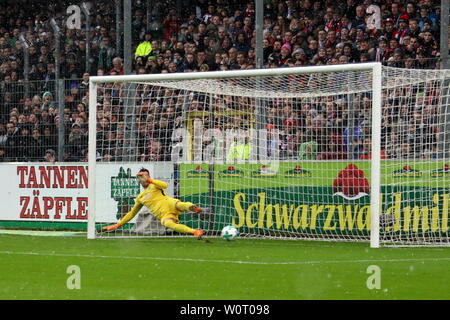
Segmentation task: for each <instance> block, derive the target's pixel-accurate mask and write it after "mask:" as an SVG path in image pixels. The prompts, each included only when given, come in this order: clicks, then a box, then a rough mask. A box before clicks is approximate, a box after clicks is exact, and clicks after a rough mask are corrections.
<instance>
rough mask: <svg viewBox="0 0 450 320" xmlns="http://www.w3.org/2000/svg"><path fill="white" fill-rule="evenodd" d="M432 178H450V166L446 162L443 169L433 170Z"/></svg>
mask: <svg viewBox="0 0 450 320" xmlns="http://www.w3.org/2000/svg"><path fill="white" fill-rule="evenodd" d="M431 177H432V178H449V177H450V166H449V165H448V164H447V163H444V165H443V166H442V168H441V169H438V170H434V171H431Z"/></svg>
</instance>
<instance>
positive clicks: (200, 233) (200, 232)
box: [194, 229, 205, 240]
mask: <svg viewBox="0 0 450 320" xmlns="http://www.w3.org/2000/svg"><path fill="white" fill-rule="evenodd" d="M204 234H205V231H203V230H202V229H198V230H195V231H194V236H195V237H196V238H197V240H201V239H202V237H203V235H204Z"/></svg>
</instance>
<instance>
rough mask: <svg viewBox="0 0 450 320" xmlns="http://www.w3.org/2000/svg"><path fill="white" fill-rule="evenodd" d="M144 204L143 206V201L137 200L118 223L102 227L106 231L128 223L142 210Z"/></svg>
mask: <svg viewBox="0 0 450 320" xmlns="http://www.w3.org/2000/svg"><path fill="white" fill-rule="evenodd" d="M142 206H143V205H142V203H139V202H137V201H136V203H135V204H134V206H133V208H132V209H131V210H130V211H129V212H128V213H127V214H126V215H125V216H124V217H123V218H122V219H121V220H120V221H119V222H118V223H116V224H114V225H111V226H106V227H103V228H102V229H103V230H105V231H112V230H114V229H117V228H120V227H121V226H123V225H124V224H126V223H128V222H129V221H130V220H131V219H133V218H134V216H135V215H137V214H138V212H139V211H140V210H141V208H142Z"/></svg>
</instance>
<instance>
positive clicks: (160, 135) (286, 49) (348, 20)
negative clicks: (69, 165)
mask: <svg viewBox="0 0 450 320" xmlns="http://www.w3.org/2000/svg"><path fill="white" fill-rule="evenodd" d="M150 3H151V4H152V6H151V8H150V9H148V8H147V6H146V4H147V2H146V1H143V0H134V1H132V5H133V6H132V20H133V22H132V41H133V43H132V54H133V64H132V72H133V73H136V74H155V73H173V72H195V71H219V70H220V71H225V70H240V69H254V68H256V58H255V46H256V37H255V4H254V1H248V0H244V1H237V0H196V1H192V0H191V1H183V2H182V3H183V6H182V8H181V10H180V7H179V6H178V7H177V1H150ZM71 4H78V5H80V4H81V2H77V1H71V2H69V1H58V2H54V3H50V2H47V1H2V3H0V161H50V162H54V161H58V160H59V161H87V140H88V138H87V137H88V130H87V129H88V128H87V120H88V100H89V99H88V98H89V96H88V87H89V77H90V76H93V75H123V74H125V71H124V59H123V58H124V55H123V49H122V48H121V47H118V46H117V42H116V39H118V38H119V39H121V34H119V37H117V32H119V33H120V32H121V31H120V30H116V26H117V24H116V9H115V2H114V1H103V0H96V1H91V2H90V11H91V26H92V30H91V34H90V39H89V43H88V44H89V49H90V50H89V56H87V55H86V46H87V42H86V31H85V29H84V27H83V24H82V27H81V28H80V29H76V30H71V29H68V28H66V27H65V24H64V21H65V19H66V18H67V7H68V6H69V5H71ZM438 4H439V1H433V0H409V1H405V0H378V1H375V0H373V1H371V0H332V1H313V0H287V1H279V0H266V1H265V4H264V24H263V48H264V61H263V65H264V68H279V67H294V66H310V65H330V64H347V63H356V62H368V61H379V62H381V63H383V64H384V65H387V66H392V67H398V68H411V69H439V68H440V59H439V50H440V47H439V30H440V7H439V5H438ZM178 5H179V4H178ZM51 18H54V19H55V20H56V21H57V22H58V23H59V25H60V26H61V35H60V43H59V45H60V48H61V54H60V56H59V57H58V58H59V62H60V68H59V70H56V61H55V60H56V57H55V49H56V45H57V43H56V40H55V34H54V31H53V29H52V27H51V25H50V19H51ZM83 23H84V20H83ZM21 35H22V36H23V39H25V41H26V44H27V46H28V47H29V48H28V49H26V50H28V58H29V61H28V66H27V67H28V73H27V75H25V73H24V70H25V55H24V43H23V41H21V39H20V36H21ZM86 59H88V60H89V61H88V64H87V63H86ZM87 65H89V68H87V67H86V66H87ZM58 72H59V76H60V77H61V78H62V79H64V86H63V89H62V91H63V94H62V95H61V97H60V98H58V99H57V92H56V91H57V90H56V88H57V86H56V85H55V77H56V75H55V73H58ZM25 79H27V81H25ZM25 85H27V89H25ZM146 90H147V91H150V92H147V93H148V95H143V94H144V93H146ZM161 90H162V89H160V88H153V89H148V88H145V87H144V88H139V89H138V90H136V96H135V98H136V99H135V107H136V108H134V109H133V110H131V109H130V108H128V105H127V103H126V102H125V99H124V96H125V92H124V89H123V86H122V87H121V86H117V87H114V86H112V87H105V88H103V89H102V90H101V94H100V95H99V96H100V99H99V104H98V115H97V118H98V130H97V138H98V141H99V142H100V143H99V145H100V146H102V147H101V149H99V150H98V155H97V157H98V158H99V159H101V160H103V161H111V160H119V159H123V158H122V157H123V154H124V153H127V152H131V151H126V150H127V148H126V146H124V141H126V140H127V139H128V140H131V139H134V138H136V139H137V140H136V141H139V142H138V143H139V154H138V156H139V159H140V160H153V161H163V160H171V157H172V156H173V154H174V152H173V150H172V149H173V147H174V145H176V144H177V143H178V142H179V140H180V137H179V131H176V129H178V128H180V127H181V126H182V125H183V120H185V119H182V116H183V114H184V113H183V110H185V109H186V110H188V111H208V110H213V109H214V108H215V106H213V105H206V104H205V103H202V101H203V100H201V99H190V100H189V101H188V104H186V101H184V102H183V97H182V94H181V93H180V92H177V91H176V90H167V92H164V99H162V94H161V93H160V92H161ZM412 93H414V97H415V98H414V99H411V100H408V103H405V104H404V105H403V104H402V103H400V104H399V105H400V107H397V105H398V104H396V103H397V102H398V101H397V102H395V103H394V102H393V101H395V100H396V98H395V97H390V98H389V99H391V100H389V99H385V100H384V105H383V107H384V109H383V110H384V111H383V112H384V120H383V121H384V122H383V124H384V131H383V137H384V149H385V150H384V151H383V152H384V157H388V158H399V157H436V154H437V146H436V139H437V138H436V137H437V135H438V134H439V132H438V131H439V129H438V127H437V126H436V122H437V115H438V109H437V102H438V99H437V98H436V95H438V94H439V93H438V92H436V91H433V90H432V88H428V89H427V88H425V89H422V90H421V91H420V92H418V91H414V92H397V94H398V95H399V96H402V97H403V96H406V95H407V94H412ZM430 97H431V98H430ZM397 100H398V99H397ZM61 103H63V104H64V113H63V114H61V113H60V105H61ZM155 103H156V106H155ZM214 104H215V105H217V104H224V105H225V107H224V110H226V111H233V112H235V111H240V112H243V113H246V114H248V113H249V112H253V111H254V102H249V101H247V102H245V103H243V102H242V101H239V98H238V97H231V98H226V97H220V96H218V97H217V98H216V100H215V102H214ZM367 104H369V106H367ZM202 105H203V106H202ZM417 105H420V108H417ZM393 106H395V108H394V107H393ZM266 107H267V115H266V119H265V120H264V121H265V123H264V129H265V130H267V131H268V134H269V135H270V139H269V140H270V141H272V140H274V141H276V142H273V144H272V143H268V144H267V148H269V149H272V148H275V149H277V150H278V151H277V152H279V154H280V157H282V158H299V159H333V158H343V157H350V158H360V159H367V158H369V157H370V148H369V146H370V138H369V131H368V129H367V128H368V127H369V122H368V121H369V119H367V117H365V116H364V112H362V113H361V112H359V111H358V112H359V113H358V114H362V116H361V117H357V118H355V119H356V122H355V123H351V125H350V126H351V131H352V133H353V134H349V130H350V129H349V128H350V127H349V120H348V119H349V118H348V117H349V115H348V114H347V111H346V110H349V107H350V101H347V100H345V99H341V98H340V97H335V98H326V97H324V98H318V99H316V100H314V101H304V100H295V99H291V100H285V101H269V102H267V104H266ZM351 107H352V108H355V110H363V111H364V110H366V108H367V107H368V108H369V109H370V97H365V96H363V95H360V96H355V97H354V98H353V100H352V101H351ZM130 110H131V111H130ZM130 112H131V114H132V115H133V116H134V119H135V120H134V123H136V124H137V126H138V128H137V130H136V131H135V132H137V133H136V134H137V135H138V136H137V137H130V136H127V135H128V134H129V133H127V124H126V119H125V118H126V115H127V114H130ZM230 114H232V113H230V112H229V114H228V115H226V116H218V117H217V119H214V121H209V123H207V122H204V124H203V127H204V130H210V131H211V130H213V129H217V130H221V131H222V132H225V131H226V130H231V129H232V128H235V129H239V128H241V129H243V127H242V126H243V125H244V123H247V124H246V125H247V126H248V118H247V116H246V115H242V114H241V115H238V116H235V115H236V112H235V113H233V114H234V116H230ZM352 116H354V114H353V115H352ZM200 120H201V121H205V119H203V118H201V119H200ZM184 123H185V126H186V122H184ZM400 124H401V125H400ZM61 126H63V129H64V130H63V131H64V137H63V140H61V138H59V136H58V135H61V134H60V132H61V131H60V127H61ZM393 127H398V128H402V130H400V129H399V130H391V128H393ZM335 128H340V129H339V130H335ZM403 129H404V130H403ZM399 131H401V132H403V133H402V134H398V133H399ZM273 137H275V138H273ZM349 139H351V140H352V145H353V142H354V141H353V140H355V141H356V140H357V143H355V144H354V145H355V146H356V145H357V148H356V149H355V150H348V149H349V148H348V145H349V144H350V140H349ZM210 143H211V138H205V142H204V144H205V148H206V147H207V145H208V144H210ZM233 143H234V144H233V146H232V147H231V148H230V146H229V147H228V148H227V150H228V151H227V152H228V153H230V155H225V157H228V156H229V158H228V159H229V160H230V161H231V160H233V159H236V157H240V158H244V159H245V158H246V157H247V156H246V155H245V152H246V151H245V143H246V142H245V141H244V146H239V145H237V143H238V142H237V141H236V142H233ZM61 146H63V147H61ZM239 148H240V149H239ZM341 149H342V150H341ZM337 150H341V152H336V151H337ZM267 152H270V151H267ZM237 154H238V156H237Z"/></svg>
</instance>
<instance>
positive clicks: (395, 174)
mask: <svg viewBox="0 0 450 320" xmlns="http://www.w3.org/2000/svg"><path fill="white" fill-rule="evenodd" d="M381 183H382V199H381V200H382V215H390V216H387V217H390V218H391V219H384V218H385V217H383V216H382V219H381V220H380V221H381V224H382V232H384V233H391V234H405V235H407V234H412V233H413V234H416V235H420V234H421V235H426V236H436V235H440V236H443V234H445V235H448V233H449V232H448V230H449V225H448V214H449V206H450V202H449V201H450V170H449V167H448V165H447V164H445V163H443V162H439V161H435V162H417V161H415V162H414V163H412V164H408V163H405V162H399V161H398V162H397V161H389V162H383V164H382V179H381ZM180 186H181V188H180V190H181V192H180V195H181V196H182V198H183V199H184V200H186V201H193V202H194V201H197V203H200V204H201V205H203V206H205V207H212V210H213V214H214V221H213V223H214V224H213V226H211V225H209V228H211V227H212V228H213V229H214V230H217V231H219V230H220V229H221V228H222V227H223V226H225V225H227V224H232V225H234V226H236V227H238V228H240V230H241V232H249V233H253V234H263V233H267V232H268V231H271V232H278V233H280V234H292V233H295V234H304V235H305V236H308V235H311V236H312V235H314V234H320V235H330V236H333V235H340V236H342V235H348V236H362V237H365V236H367V235H368V234H369V230H370V195H369V188H370V162H369V161H355V162H352V163H351V162H348V161H336V162H320V161H317V162H312V161H311V162H277V163H272V164H266V165H261V164H233V165H214V166H211V165H205V164H203V165H182V166H181V182H180ZM185 222H186V223H189V221H185ZM190 222H191V223H192V221H190ZM196 222H197V223H201V222H198V221H196ZM209 223H211V222H209Z"/></svg>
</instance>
